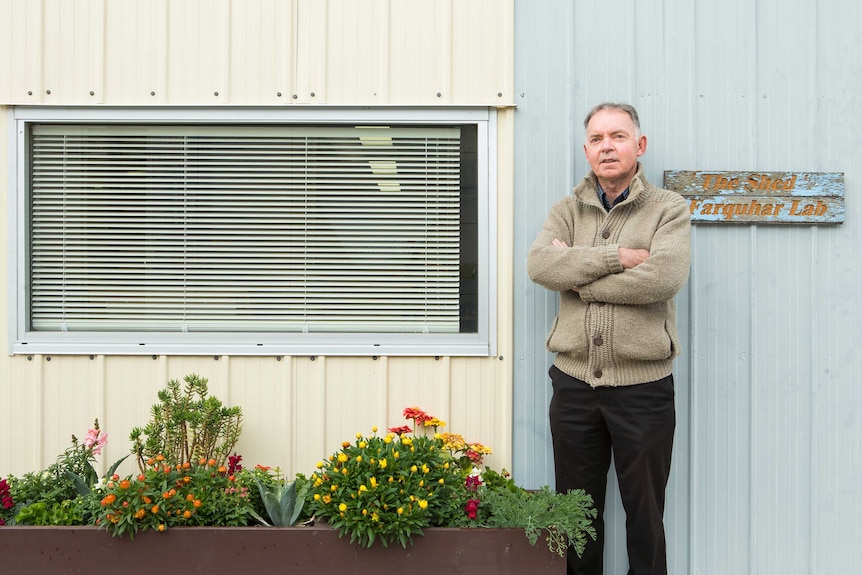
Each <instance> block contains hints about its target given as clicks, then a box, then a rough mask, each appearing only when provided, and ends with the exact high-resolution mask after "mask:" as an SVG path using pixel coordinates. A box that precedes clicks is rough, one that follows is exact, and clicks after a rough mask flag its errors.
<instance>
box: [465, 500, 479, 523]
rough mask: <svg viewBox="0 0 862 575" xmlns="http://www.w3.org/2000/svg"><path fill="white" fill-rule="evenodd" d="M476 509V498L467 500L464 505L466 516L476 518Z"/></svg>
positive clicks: (477, 505) (477, 508)
mask: <svg viewBox="0 0 862 575" xmlns="http://www.w3.org/2000/svg"><path fill="white" fill-rule="evenodd" d="M478 510H479V500H478V499H470V500H469V501H467V505H465V506H464V511H465V512H466V513H467V517H469V518H470V519H476V511H478Z"/></svg>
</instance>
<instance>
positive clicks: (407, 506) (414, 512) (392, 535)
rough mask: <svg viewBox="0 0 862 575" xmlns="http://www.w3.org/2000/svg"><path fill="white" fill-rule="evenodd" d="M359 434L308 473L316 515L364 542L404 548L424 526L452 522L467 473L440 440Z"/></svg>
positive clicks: (310, 506)
mask: <svg viewBox="0 0 862 575" xmlns="http://www.w3.org/2000/svg"><path fill="white" fill-rule="evenodd" d="M357 435H358V437H357V439H356V441H355V442H354V443H348V442H344V443H343V444H342V449H341V450H340V451H338V452H337V453H335V454H333V455H331V456H330V457H329V459H327V460H326V461H323V462H320V463H318V465H317V467H318V470H317V471H316V472H315V473H313V474H312V475H311V477H310V478H309V481H310V483H311V488H310V492H309V493H310V495H311V498H310V501H309V502H308V505H309V508H310V510H311V511H312V512H313V513H314V514H315V515H316V516H317V517H319V518H325V519H326V520H327V521H328V522H329V524H330V525H332V526H333V527H334V528H336V529H338V530H339V531H340V532H341V535H342V536H344V535H348V536H349V537H350V541H351V542H354V541H355V542H358V543H359V544H361V545H364V546H366V547H370V546H371V545H372V544H373V543H374V541H376V540H379V541H380V542H381V543H382V544H383V545H384V546H386V545H388V544H389V543H391V542H398V543H400V544H401V545H402V546H404V547H406V546H407V545H408V543H410V542H411V540H412V537H413V535H417V534H421V533H422V529H424V528H426V527H432V526H441V525H447V524H449V522H450V515H449V514H450V513H451V511H452V506H451V505H450V503H451V502H452V501H453V500H455V499H457V497H458V492H459V491H460V490H461V489H462V488H461V485H462V484H463V475H462V470H461V467H460V466H459V465H458V462H457V460H456V459H455V458H454V457H453V455H452V454H451V452H449V451H447V450H446V449H445V448H444V442H443V440H442V439H440V438H439V437H410V436H408V435H406V434H404V435H401V436H400V437H399V436H396V435H395V434H394V433H389V434H387V435H386V436H385V437H379V436H377V435H373V436H370V437H362V436H361V434H357Z"/></svg>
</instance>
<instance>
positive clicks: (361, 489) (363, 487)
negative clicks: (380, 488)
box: [359, 485, 368, 493]
mask: <svg viewBox="0 0 862 575" xmlns="http://www.w3.org/2000/svg"><path fill="white" fill-rule="evenodd" d="M363 491H368V488H367V487H365V486H364V485H360V486H359V492H360V493H362V492H363Z"/></svg>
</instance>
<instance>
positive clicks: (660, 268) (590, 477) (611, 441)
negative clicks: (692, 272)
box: [527, 103, 691, 575]
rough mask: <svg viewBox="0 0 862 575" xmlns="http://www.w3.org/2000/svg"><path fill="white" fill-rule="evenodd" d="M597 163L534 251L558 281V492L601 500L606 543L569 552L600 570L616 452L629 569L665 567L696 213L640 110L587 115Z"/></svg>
mask: <svg viewBox="0 0 862 575" xmlns="http://www.w3.org/2000/svg"><path fill="white" fill-rule="evenodd" d="M584 127H585V128H586V141H585V143H584V152H585V153H586V157H587V161H588V162H589V164H590V168H591V172H590V173H589V174H587V175H586V177H584V178H583V180H581V182H580V183H578V185H577V186H575V189H574V193H573V194H572V195H571V196H567V197H565V198H563V199H562V200H560V201H558V202H557V203H556V204H555V205H554V206H553V207H552V208H551V212H550V214H549V216H548V218H547V220H546V221H545V224H544V227H543V228H542V230H541V231H540V232H539V234H538V236H537V237H536V240H535V242H534V243H533V246H532V247H531V249H530V252H529V256H528V261H527V269H528V272H529V274H530V278H531V279H532V280H533V281H534V282H536V283H538V284H540V285H542V286H544V287H545V288H547V289H549V290H553V291H557V292H559V293H560V308H559V313H558V315H557V317H556V319H555V320H554V322H553V325H552V327H551V330H550V333H549V334H548V337H547V342H546V345H547V348H548V350H549V351H551V352H554V353H555V354H556V355H555V358H554V363H553V365H552V366H551V368H550V371H549V374H550V378H551V383H552V385H553V390H554V393H553V397H552V399H551V405H550V410H549V416H550V424H551V435H552V438H553V447H554V465H555V476H556V488H557V491H560V492H565V491H568V490H570V489H577V488H581V489H584V490H585V491H587V493H589V494H590V495H592V497H593V500H594V502H595V506H596V509H597V510H598V512H599V517H598V520H597V525H596V531H597V533H598V538H597V541H595V542H589V543H587V547H586V550H585V551H584V554H583V557H580V558H579V557H577V556H576V555H575V553H569V573H570V574H575V573H577V574H590V575H601V573H602V571H603V547H604V543H603V534H604V519H603V512H604V507H605V491H606V483H607V473H608V469H609V467H610V462H611V454H612V453H613V460H614V464H615V468H616V472H617V477H618V479H619V487H620V495H621V497H622V501H623V505H624V507H625V511H626V532H627V545H628V556H629V575H646V574H652V575H658V574H664V573H667V559H666V550H665V535H664V522H663V514H664V503H665V488H666V486H667V481H668V476H669V474H670V466H671V451H672V447H673V434H674V428H675V425H676V417H675V411H674V389H673V375H672V373H671V371H672V368H673V359H674V358H675V357H676V356H677V355H678V354H679V351H680V343H679V337H678V334H677V327H676V309H675V306H674V296H675V295H676V294H677V292H678V291H679V290H680V289H681V288H682V286H683V285H684V284H685V282H686V281H687V280H688V272H689V258H690V237H689V236H690V228H691V223H690V216H689V209H688V205H687V204H686V203H685V201H684V200H683V199H682V197H681V196H679V195H678V194H676V193H674V192H671V191H668V190H663V189H661V188H657V187H655V186H653V185H652V184H650V183H649V182H648V181H647V179H646V177H645V176H644V174H643V171H642V170H641V166H640V164H639V162H638V158H639V157H640V156H642V155H643V154H644V153H645V152H646V149H647V139H646V136H644V135H642V134H641V132H640V122H639V119H638V115H637V111H636V110H635V109H634V108H633V107H631V106H629V105H626V104H613V103H604V104H600V105H598V106H596V107H595V108H593V109H592V110H591V111H590V113H589V114H588V115H587V117H586V120H585V121H584Z"/></svg>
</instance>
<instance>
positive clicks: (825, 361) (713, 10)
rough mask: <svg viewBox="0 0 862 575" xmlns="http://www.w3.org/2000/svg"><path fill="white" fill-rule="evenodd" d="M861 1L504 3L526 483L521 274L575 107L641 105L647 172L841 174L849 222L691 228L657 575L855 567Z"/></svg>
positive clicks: (564, 184) (519, 448)
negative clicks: (664, 543) (662, 562)
mask: <svg viewBox="0 0 862 575" xmlns="http://www.w3.org/2000/svg"><path fill="white" fill-rule="evenodd" d="M860 16H862V14H860V6H859V5H858V4H857V3H854V2H850V1H848V0H820V1H815V0H794V1H793V2H790V3H787V2H779V1H777V0H756V1H755V0H731V1H730V2H717V1H708V2H698V3H696V4H695V3H690V2H683V1H677V0H673V1H671V0H667V1H659V0H656V1H647V2H643V1H641V2H634V1H617V2H608V3H570V2H565V1H562V0H560V1H556V2H553V1H549V2H540V3H533V2H526V1H520V2H516V21H517V23H518V25H517V27H516V31H515V32H516V45H517V46H518V51H517V53H516V91H517V103H518V110H517V114H516V131H515V134H516V148H515V149H516V161H515V187H516V190H517V193H516V196H515V213H516V214H518V219H517V220H516V222H515V236H516V240H515V242H516V243H515V248H514V253H515V257H516V261H515V264H514V265H515V271H516V276H515V290H516V292H515V293H516V305H515V308H516V314H515V346H516V349H517V350H518V352H519V353H518V362H517V364H516V366H515V406H516V411H515V447H514V449H515V451H514V453H515V463H516V464H515V470H516V474H517V473H524V472H532V473H533V475H532V476H531V477H533V478H534V481H535V484H537V485H538V484H541V483H543V482H546V481H551V480H552V478H553V475H552V472H551V467H549V464H548V445H549V444H550V438H549V434H548V432H547V429H546V427H545V425H546V423H545V418H546V404H547V401H548V399H549V397H548V390H547V376H546V374H545V369H546V367H547V365H546V364H547V362H548V361H549V358H547V357H546V354H545V353H544V347H543V341H544V331H545V329H546V328H547V325H548V324H549V322H550V320H551V317H552V315H553V313H554V310H555V303H554V301H553V300H552V301H549V296H548V295H547V294H546V293H543V291H544V290H541V289H540V288H537V287H535V286H531V285H530V284H529V281H528V280H525V279H523V278H521V279H519V278H518V274H523V275H525V272H524V269H523V258H524V257H525V256H526V250H527V249H528V248H529V245H530V243H531V242H532V239H533V237H534V235H535V232H536V230H537V229H538V226H540V225H541V223H542V221H543V219H544V217H545V215H546V212H547V209H548V208H549V207H550V204H551V203H552V202H553V201H554V200H555V199H557V198H558V197H560V196H562V195H563V194H566V193H569V192H570V189H571V186H572V184H573V183H574V182H575V181H576V180H577V179H579V178H580V177H581V176H582V175H583V173H584V171H585V170H586V169H587V165H586V162H585V160H584V159H583V155H582V152H581V150H580V135H581V133H582V128H581V118H582V117H583V115H584V114H585V113H586V111H587V109H588V108H589V107H590V106H591V105H592V104H594V103H596V102H598V101H601V100H605V99H612V100H623V101H628V102H631V103H633V104H634V105H635V106H636V107H637V108H638V110H639V112H640V113H641V120H642V125H643V129H644V133H645V134H646V135H647V136H648V138H649V148H648V151H647V154H646V155H645V156H644V158H643V163H644V168H645V170H646V173H647V176H648V177H649V179H650V180H651V181H653V182H654V183H660V182H661V181H662V175H663V171H664V170H666V169H714V170H755V169H763V170H779V169H795V170H804V171H841V172H844V173H845V187H846V206H847V221H846V222H845V223H844V224H843V225H840V226H806V225H793V226H789V225H788V226H768V225H760V226H754V225H721V226H704V225H698V226H695V228H694V230H693V236H692V248H693V252H692V255H693V261H692V270H691V272H692V273H691V279H690V281H689V284H688V286H687V287H686V289H685V290H684V291H683V292H682V293H680V294H679V296H678V297H677V305H678V308H679V323H680V328H681V332H682V336H683V341H684V350H683V354H684V355H683V356H682V357H680V358H679V359H678V361H677V364H676V369H675V376H676V381H677V412H678V424H677V438H676V446H675V452H674V473H673V476H672V478H671V483H670V486H669V489H668V508H667V514H666V524H667V527H668V538H669V543H670V549H669V551H670V553H671V556H670V568H671V572H672V573H676V574H686V575H688V574H704V575H713V574H719V575H721V574H734V575H736V574H740V573H769V574H772V573H776V574H777V573H781V574H782V575H784V574H816V575H819V574H822V573H830V574H832V573H835V574H844V573H848V574H849V573H855V572H857V571H858V567H857V563H858V542H859V541H860V539H862V529H860V526H859V520H858V517H859V515H860V511H862V489H860V488H862V481H860V480H859V476H860V471H862V467H860V461H862V391H860V386H859V382H860V381H862V355H860V354H859V353H858V351H857V348H858V347H859V344H860V343H862V306H860V305H859V303H858V297H856V292H857V291H858V285H860V280H862V263H860V260H859V257H858V253H856V252H857V251H858V246H860V245H862V231H860V226H862V217H860V216H859V213H858V212H859V210H858V209H857V210H854V206H855V207H858V205H857V204H858V202H856V201H855V200H854V198H856V197H857V196H858V194H857V193H856V191H858V188H859V186H860V185H862V184H860V181H862V180H860V175H862V170H860V168H862V161H860V159H859V158H858V154H856V153H855V152H854V150H856V149H858V144H859V143H860V138H862V137H860V135H859V134H860V133H862V120H860V119H859V118H860V117H862V114H860V112H862V97H860V95H859V90H858V83H859V79H860V78H862V53H860V51H859V50H858V49H857V45H858V40H859V38H858V33H857V31H856V24H855V23H856V22H858V21H859V19H860ZM572 86H574V88H572ZM561 124H563V125H562V126H561ZM567 130H568V131H570V132H571V135H569V136H567V134H566V133H565V132H566V131H567ZM567 155H568V157H567ZM549 188H550V189H549ZM535 470H545V471H544V473H545V475H544V476H543V475H542V472H541V471H535ZM612 480H613V479H612ZM611 488H612V489H614V488H615V485H614V484H612V485H611ZM623 521H624V517H623V515H622V511H621V509H620V508H619V504H618V501H617V502H616V503H615V504H614V505H613V506H612V507H611V508H610V509H609V529H610V530H611V535H610V537H609V540H608V546H609V547H610V549H608V550H607V551H606V557H607V559H608V563H607V569H606V572H607V573H613V574H621V573H625V570H626V563H627V562H626V559H625V550H624V540H623V539H622V533H623V529H622V526H623Z"/></svg>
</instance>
